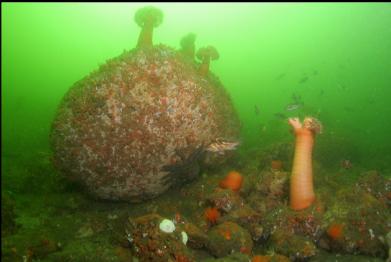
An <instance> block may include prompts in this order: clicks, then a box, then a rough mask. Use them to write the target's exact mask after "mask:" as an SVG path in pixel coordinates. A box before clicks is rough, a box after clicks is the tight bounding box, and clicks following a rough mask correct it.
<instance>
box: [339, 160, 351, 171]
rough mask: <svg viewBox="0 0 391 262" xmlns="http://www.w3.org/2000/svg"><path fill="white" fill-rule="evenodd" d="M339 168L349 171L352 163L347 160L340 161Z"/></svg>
mask: <svg viewBox="0 0 391 262" xmlns="http://www.w3.org/2000/svg"><path fill="white" fill-rule="evenodd" d="M341 167H342V168H344V169H351V168H352V167H353V164H352V162H350V160H348V159H344V160H342V161H341Z"/></svg>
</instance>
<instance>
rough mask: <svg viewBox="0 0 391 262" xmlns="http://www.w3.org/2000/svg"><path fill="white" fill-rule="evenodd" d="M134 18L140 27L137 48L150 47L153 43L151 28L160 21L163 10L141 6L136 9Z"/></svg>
mask: <svg viewBox="0 0 391 262" xmlns="http://www.w3.org/2000/svg"><path fill="white" fill-rule="evenodd" d="M134 20H135V21H136V23H137V24H138V25H139V26H140V27H141V32H140V35H139V38H138V42H137V48H142V47H151V46H152V45H153V42H152V37H153V28H154V27H157V26H159V25H160V24H161V23H162V21H163V12H162V11H161V10H160V9H158V8H156V7H153V6H147V7H143V8H141V9H139V10H137V12H136V14H135V16H134Z"/></svg>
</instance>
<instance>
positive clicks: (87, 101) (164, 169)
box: [51, 45, 240, 201]
mask: <svg viewBox="0 0 391 262" xmlns="http://www.w3.org/2000/svg"><path fill="white" fill-rule="evenodd" d="M239 125H240V124H239V120H238V117H237V114H236V112H235V110H234V107H233V104H232V101H231V99H230V97H229V95H228V94H227V92H226V91H225V89H224V87H223V86H222V84H221V83H220V81H219V80H218V78H217V77H215V76H213V74H212V73H211V72H209V73H208V75H206V76H201V75H200V74H199V71H198V70H197V65H196V64H195V63H194V62H193V61H188V59H185V58H184V57H183V55H182V54H180V53H179V52H177V51H175V50H174V49H172V48H169V47H166V46H163V45H159V46H154V47H149V48H138V49H133V50H131V51H128V52H124V53H123V54H122V55H120V56H119V57H117V58H114V59H111V60H109V61H108V62H107V63H106V64H104V65H102V66H101V67H100V68H99V70H97V71H95V72H93V73H91V74H90V75H89V76H87V77H85V78H84V79H82V80H80V81H79V82H77V83H75V84H74V85H73V86H72V87H71V88H70V90H69V91H68V93H67V94H66V95H65V97H64V98H63V100H62V102H61V104H60V106H59V108H58V112H57V115H56V117H55V120H54V122H53V125H52V132H51V144H52V149H53V151H54V161H55V164H56V166H57V167H58V168H59V169H60V170H62V171H63V173H64V174H66V175H67V176H69V177H71V178H73V179H75V180H77V181H80V182H81V183H82V184H83V185H85V186H86V188H87V189H88V191H89V192H90V193H92V194H93V195H94V196H96V197H98V198H102V199H111V200H127V201H142V200H144V199H149V198H152V197H155V196H157V195H159V194H161V193H162V192H164V191H166V190H167V189H168V188H169V187H170V186H172V185H174V184H176V183H180V182H182V181H186V180H189V179H192V178H194V177H195V176H196V175H197V174H198V172H199V168H200V167H199V164H200V161H201V160H202V155H203V153H204V152H205V150H203V148H204V147H205V146H207V145H208V144H210V143H212V142H213V141H214V140H215V139H218V138H224V139H228V140H237V139H238V135H239ZM209 154H211V153H209ZM209 158H210V157H209ZM204 159H206V158H204Z"/></svg>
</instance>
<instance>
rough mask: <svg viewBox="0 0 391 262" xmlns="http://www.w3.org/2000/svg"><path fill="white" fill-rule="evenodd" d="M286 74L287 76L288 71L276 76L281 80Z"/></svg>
mask: <svg viewBox="0 0 391 262" xmlns="http://www.w3.org/2000/svg"><path fill="white" fill-rule="evenodd" d="M285 76H286V73H282V74H280V75H278V76H277V77H276V78H275V80H280V79H282V78H284V77H285Z"/></svg>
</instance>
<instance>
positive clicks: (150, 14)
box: [134, 6, 219, 77]
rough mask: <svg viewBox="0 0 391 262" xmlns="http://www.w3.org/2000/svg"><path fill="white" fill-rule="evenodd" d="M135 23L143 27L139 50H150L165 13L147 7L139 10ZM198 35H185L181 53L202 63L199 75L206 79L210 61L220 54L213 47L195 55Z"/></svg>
mask: <svg viewBox="0 0 391 262" xmlns="http://www.w3.org/2000/svg"><path fill="white" fill-rule="evenodd" d="M134 21H135V22H136V23H137V25H138V26H140V27H141V32H140V35H139V38H138V41H137V48H148V47H152V46H153V29H154V28H155V27H158V26H159V25H160V24H161V23H162V22H163V12H162V11H161V10H160V9H159V8H156V7H154V6H146V7H143V8H140V9H139V10H137V12H136V14H135V16H134ZM195 40H196V35H195V34H194V33H189V34H187V35H185V36H184V37H183V38H182V39H181V41H180V45H181V49H180V52H181V53H182V54H183V55H184V56H185V57H187V58H189V59H190V60H191V61H194V56H195V55H196V56H197V58H198V59H199V60H200V61H201V64H200V65H199V73H200V75H201V76H203V77H205V76H207V75H208V72H209V64H210V60H216V59H218V58H219V53H218V52H217V50H216V48H214V47H213V46H207V47H203V48H200V49H199V50H198V51H197V54H195Z"/></svg>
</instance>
